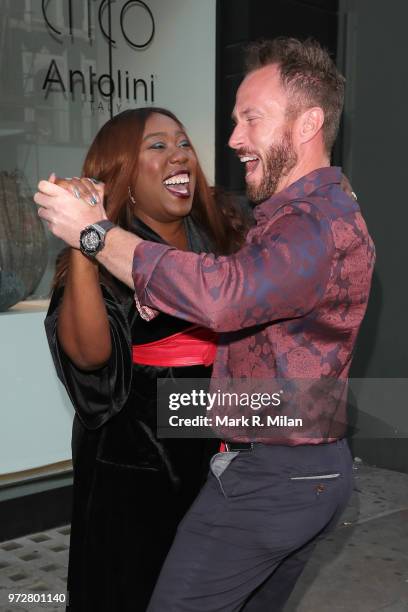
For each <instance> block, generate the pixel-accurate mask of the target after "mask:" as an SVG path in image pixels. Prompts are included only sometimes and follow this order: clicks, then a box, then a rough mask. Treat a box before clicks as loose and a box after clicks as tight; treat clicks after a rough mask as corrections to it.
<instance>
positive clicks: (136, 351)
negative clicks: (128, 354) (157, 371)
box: [132, 325, 217, 367]
mask: <svg viewBox="0 0 408 612" xmlns="http://www.w3.org/2000/svg"><path fill="white" fill-rule="evenodd" d="M216 352H217V334H216V333H215V332H213V331H211V330H210V329H206V328H205V327H199V326H198V325H193V326H192V327H189V328H187V329H185V330H184V331H182V332H179V333H177V334H173V335H172V336H168V337H167V338H163V339H162V340H156V341H155V342H148V343H147V344H134V345H133V346H132V356H133V363H139V364H141V365H151V366H163V367H172V366H173V367H180V366H194V365H204V366H210V365H211V364H212V363H214V359H215V354H216Z"/></svg>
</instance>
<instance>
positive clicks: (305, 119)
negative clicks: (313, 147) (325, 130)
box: [298, 106, 324, 144]
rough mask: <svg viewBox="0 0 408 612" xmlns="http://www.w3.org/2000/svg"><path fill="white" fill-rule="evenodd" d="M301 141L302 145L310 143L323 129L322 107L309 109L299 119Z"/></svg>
mask: <svg viewBox="0 0 408 612" xmlns="http://www.w3.org/2000/svg"><path fill="white" fill-rule="evenodd" d="M299 119H300V121H299V132H298V135H299V140H300V142H301V143H302V144H305V143H306V142H309V140H312V138H314V137H315V136H316V134H317V133H318V132H319V131H320V130H321V129H322V127H323V123H324V111H323V109H322V108H320V106H314V107H313V108H308V109H307V110H305V111H304V112H303V113H302V114H301V116H300V117H299Z"/></svg>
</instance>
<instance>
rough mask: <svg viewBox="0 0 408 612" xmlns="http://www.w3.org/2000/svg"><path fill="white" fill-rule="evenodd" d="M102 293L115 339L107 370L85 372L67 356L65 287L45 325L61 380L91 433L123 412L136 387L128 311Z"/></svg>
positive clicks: (55, 296) (55, 298)
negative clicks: (60, 327)
mask: <svg viewBox="0 0 408 612" xmlns="http://www.w3.org/2000/svg"><path fill="white" fill-rule="evenodd" d="M102 291H103V296H104V300H105V304H106V308H107V312H108V318H109V325H110V332H111V339H112V354H111V356H110V359H109V361H108V363H107V364H106V365H104V366H103V367H101V368H98V369H96V370H92V371H89V370H86V371H85V370H81V369H80V368H78V367H77V366H76V365H75V364H74V363H73V362H72V361H71V360H70V359H69V357H68V356H67V355H66V354H65V353H64V350H63V348H62V346H61V344H60V342H59V340H58V336H57V322H58V315H59V310H60V305H61V300H62V296H63V292H64V288H63V287H61V288H58V289H57V290H55V291H54V293H53V295H52V298H51V302H50V306H49V309H48V313H47V316H46V318H45V322H44V324H45V331H46V334H47V340H48V344H49V347H50V351H51V355H52V358H53V361H54V365H55V369H56V371H57V375H58V378H59V379H60V381H61V382H62V384H63V385H64V387H65V389H66V391H67V393H68V395H69V398H70V400H71V402H72V404H73V406H74V408H75V411H76V413H77V414H78V416H79V418H80V420H81V421H82V423H83V424H84V425H85V427H87V428H88V429H96V428H98V427H100V426H101V425H103V424H104V423H105V422H106V421H107V420H108V419H109V418H111V417H112V416H113V415H115V414H117V413H118V412H119V411H120V410H121V409H122V408H123V406H124V404H125V402H126V400H127V398H128V395H129V392H130V388H131V383H132V356H131V333H130V326H129V323H128V318H127V314H126V308H125V307H124V306H123V305H122V304H121V303H119V302H118V301H117V300H115V299H114V297H113V295H112V294H111V293H110V292H109V291H108V290H107V289H106V288H105V287H102Z"/></svg>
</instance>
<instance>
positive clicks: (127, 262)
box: [97, 227, 142, 289]
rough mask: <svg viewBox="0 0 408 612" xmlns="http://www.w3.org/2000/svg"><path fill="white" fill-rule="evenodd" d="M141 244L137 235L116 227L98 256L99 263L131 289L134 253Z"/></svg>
mask: <svg viewBox="0 0 408 612" xmlns="http://www.w3.org/2000/svg"><path fill="white" fill-rule="evenodd" d="M140 242H142V239H141V238H139V237H138V236H135V234H131V233H130V232H126V231H125V230H123V229H121V228H120V227H115V228H113V229H112V230H110V231H109V232H108V233H107V235H106V242H105V246H104V248H103V249H102V251H101V252H100V253H98V255H97V259H98V261H99V263H101V264H102V265H103V266H104V267H105V268H106V269H107V270H108V271H109V272H110V273H111V274H113V276H116V278H118V279H119V280H120V281H122V283H124V284H125V285H127V286H128V287H130V288H131V289H133V288H134V285H133V279H132V265H133V252H134V250H135V248H136V246H137V245H138V244H140Z"/></svg>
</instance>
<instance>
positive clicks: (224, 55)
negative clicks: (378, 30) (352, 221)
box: [215, 0, 340, 193]
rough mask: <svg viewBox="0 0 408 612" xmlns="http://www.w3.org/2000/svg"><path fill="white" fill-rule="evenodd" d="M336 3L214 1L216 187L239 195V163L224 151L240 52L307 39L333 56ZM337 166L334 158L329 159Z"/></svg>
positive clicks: (240, 69)
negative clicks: (257, 43) (259, 44)
mask: <svg viewBox="0 0 408 612" xmlns="http://www.w3.org/2000/svg"><path fill="white" fill-rule="evenodd" d="M337 32H338V0H218V3H217V83H216V159H215V172H216V174H215V177H216V184H217V185H219V186H222V187H224V188H226V189H227V190H228V191H233V192H235V193H243V192H244V191H245V186H244V179H243V172H242V168H241V167H240V163H239V162H238V160H237V159H236V158H235V156H234V155H233V153H232V152H231V151H230V150H229V149H228V145H227V142H228V138H229V135H230V133H231V131H232V122H231V112H232V109H233V106H234V100H235V93H236V90H237V88H238V86H239V84H240V82H241V80H242V78H243V50H244V48H245V46H246V45H247V44H248V42H250V41H252V40H256V39H258V38H274V37H276V36H295V37H296V38H301V39H305V38H308V37H310V36H311V37H313V38H315V39H317V40H318V41H319V42H321V43H322V44H323V45H324V46H325V47H326V48H327V49H329V51H330V53H331V54H332V56H333V57H334V58H335V57H336V53H337V35H338V34H337ZM335 161H336V163H338V161H340V160H339V156H338V154H336V155H335Z"/></svg>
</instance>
